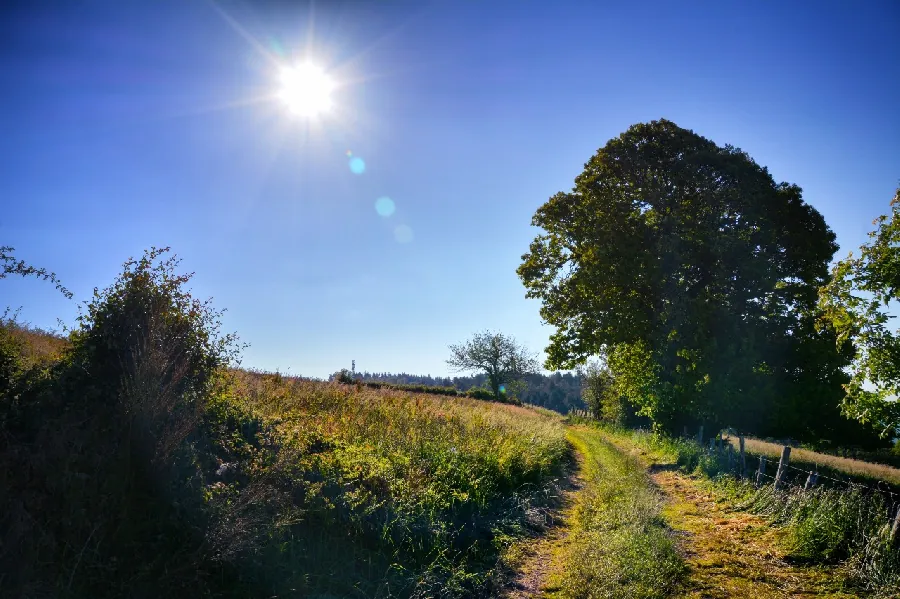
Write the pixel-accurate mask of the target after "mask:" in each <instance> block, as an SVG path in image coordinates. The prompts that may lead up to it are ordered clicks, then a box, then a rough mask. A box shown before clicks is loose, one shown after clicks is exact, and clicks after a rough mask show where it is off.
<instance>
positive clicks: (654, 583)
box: [544, 426, 684, 599]
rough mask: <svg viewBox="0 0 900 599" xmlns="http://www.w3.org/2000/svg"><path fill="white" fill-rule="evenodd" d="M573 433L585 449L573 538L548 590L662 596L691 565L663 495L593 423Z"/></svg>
mask: <svg viewBox="0 0 900 599" xmlns="http://www.w3.org/2000/svg"><path fill="white" fill-rule="evenodd" d="M567 437H568V439H569V441H570V442H571V443H572V445H573V446H574V447H575V449H576V450H577V451H578V452H579V453H580V454H581V455H582V456H583V461H582V464H583V470H582V473H581V478H582V481H583V488H582V490H581V492H580V493H579V494H578V496H577V498H576V500H575V505H574V508H573V510H572V513H571V516H570V522H569V525H570V531H571V532H570V534H569V537H568V542H567V543H566V544H565V545H563V546H561V547H559V549H558V554H557V555H555V556H554V561H555V562H556V564H557V565H556V567H554V568H552V569H551V572H552V574H551V576H550V580H549V581H548V584H547V585H546V586H545V589H544V591H545V596H548V597H554V598H559V599H582V598H583V599H599V598H606V597H609V598H612V597H629V598H637V599H641V598H648V599H649V598H657V597H659V598H661V597H666V596H668V595H669V594H670V593H671V592H673V591H674V590H675V589H676V588H677V586H678V582H679V580H680V578H681V575H682V573H683V571H684V566H683V563H682V560H681V558H680V557H679V555H678V553H677V551H676V549H675V542H674V539H673V537H672V535H671V534H670V532H669V531H668V529H667V528H666V526H665V524H664V522H663V520H662V517H661V515H660V510H661V506H662V501H661V496H660V494H659V493H658V492H657V491H656V490H655V489H654V488H653V486H652V485H651V483H650V481H649V479H648V478H647V476H646V472H645V471H644V468H643V467H642V465H641V464H640V463H639V462H638V461H637V460H635V459H634V458H632V457H630V456H627V455H625V454H623V453H622V452H620V451H619V450H618V449H617V448H616V447H615V446H613V445H612V444H610V443H609V441H608V440H607V439H606V433H605V432H603V431H601V430H599V429H597V428H593V427H587V426H574V427H571V428H569V430H568V434H567Z"/></svg>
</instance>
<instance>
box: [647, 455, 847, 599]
mask: <svg viewBox="0 0 900 599" xmlns="http://www.w3.org/2000/svg"><path fill="white" fill-rule="evenodd" d="M651 472H652V474H651V476H652V478H653V480H654V482H655V483H656V485H657V486H658V487H659V488H660V489H661V490H662V491H663V492H664V493H665V494H666V496H667V498H668V502H667V505H666V506H665V508H664V510H663V515H664V516H665V518H666V520H667V522H668V523H669V525H670V526H671V527H672V529H673V530H674V531H675V532H676V534H677V535H678V536H679V537H680V539H679V547H680V549H681V551H682V553H683V555H684V558H685V562H686V563H687V566H688V568H689V575H688V578H687V581H686V584H685V587H684V589H683V591H682V592H681V593H679V594H678V595H677V596H678V597H683V598H690V599H701V598H702V599H719V598H722V599H725V598H737V597H752V598H753V599H769V598H773V599H780V598H787V597H804V598H806V597H834V598H844V599H847V598H851V597H860V595H856V594H853V593H852V592H850V591H848V590H846V589H844V588H843V587H844V584H843V580H844V576H843V575H842V574H841V572H840V570H839V569H838V568H836V567H826V566H805V565H800V564H792V563H789V562H788V560H787V559H786V556H785V553H784V551H783V549H781V548H780V547H782V546H783V543H780V542H779V535H780V534H783V532H781V531H780V530H779V529H777V528H773V527H772V526H771V525H770V524H769V523H768V522H766V521H765V520H764V519H762V518H760V517H758V516H754V515H752V514H747V513H744V512H738V511H732V510H729V508H728V506H727V505H726V504H723V503H721V502H719V501H716V497H715V496H714V495H713V494H711V493H710V492H709V491H708V490H707V489H704V487H703V485H702V484H700V483H699V482H698V481H697V480H694V479H692V478H690V477H688V476H685V475H684V474H681V473H679V472H677V471H673V470H671V469H668V468H665V467H662V468H660V467H656V468H653V467H651Z"/></svg>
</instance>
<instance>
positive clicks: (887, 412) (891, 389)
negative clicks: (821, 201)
mask: <svg viewBox="0 0 900 599" xmlns="http://www.w3.org/2000/svg"><path fill="white" fill-rule="evenodd" d="M873 224H875V225H876V228H875V230H874V231H872V232H871V233H869V237H870V238H871V241H870V242H869V243H866V244H864V245H862V246H861V247H860V253H859V256H858V257H854V256H853V254H852V253H851V254H850V255H849V256H847V257H846V258H845V259H844V260H841V261H840V262H838V263H837V264H836V265H835V267H834V270H833V276H832V279H831V281H830V282H829V283H828V285H826V286H824V287H823V288H822V290H821V295H820V306H821V308H822V311H823V313H824V314H823V318H822V323H823V324H825V325H826V326H827V327H828V328H829V329H832V330H834V331H835V333H837V341H838V343H852V344H853V346H854V348H855V350H856V352H855V357H854V360H853V363H852V365H851V368H850V371H851V374H852V378H851V379H850V380H849V381H848V382H847V384H846V385H845V387H844V389H845V391H846V395H845V396H844V400H843V408H844V411H845V413H846V414H847V415H848V416H850V417H852V418H856V419H857V420H859V421H860V422H863V423H866V424H869V425H871V426H874V427H875V428H877V430H878V431H879V432H880V433H881V434H882V435H883V436H886V437H892V436H896V435H897V434H898V433H900V403H898V400H897V398H898V397H900V332H898V331H897V330H894V329H893V327H890V326H889V323H890V319H891V318H893V315H891V314H889V312H888V309H889V308H892V309H895V308H896V305H897V304H896V302H897V301H898V300H900V190H898V191H897V193H896V194H895V195H894V199H893V200H892V201H891V212H890V216H888V215H882V216H880V217H879V218H878V219H876V220H875V222H874V223H873Z"/></svg>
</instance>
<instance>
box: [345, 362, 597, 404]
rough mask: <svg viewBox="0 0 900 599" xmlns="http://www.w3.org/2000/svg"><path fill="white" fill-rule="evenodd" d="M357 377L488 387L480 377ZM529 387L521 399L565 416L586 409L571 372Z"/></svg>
mask: <svg viewBox="0 0 900 599" xmlns="http://www.w3.org/2000/svg"><path fill="white" fill-rule="evenodd" d="M356 378H357V379H358V380H361V381H372V382H382V383H390V384H392V385H422V386H425V387H432V388H435V387H444V388H455V389H458V390H459V391H469V390H470V389H473V388H475V387H484V386H485V384H486V381H487V377H486V375H484V374H479V375H476V376H455V377H440V376H437V377H435V376H430V375H416V374H407V373H405V372H401V373H397V374H394V373H390V372H357V373H356ZM526 383H527V386H526V387H525V390H524V391H521V392H520V393H519V397H518V398H519V400H521V401H522V402H523V403H528V404H533V405H536V406H541V407H544V408H548V409H550V410H555V411H557V412H560V413H562V414H565V413H568V411H569V410H570V409H573V408H574V409H579V410H583V409H584V407H585V405H584V402H582V401H581V378H580V377H579V376H578V375H575V374H571V373H568V372H566V373H562V372H554V373H552V374H532V375H529V376H528V377H527V378H526Z"/></svg>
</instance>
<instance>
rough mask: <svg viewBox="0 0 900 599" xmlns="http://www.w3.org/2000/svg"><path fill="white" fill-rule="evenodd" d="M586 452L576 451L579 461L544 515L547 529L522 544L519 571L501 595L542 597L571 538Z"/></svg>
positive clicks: (519, 598) (518, 598) (526, 598)
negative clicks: (572, 521) (571, 523)
mask: <svg viewBox="0 0 900 599" xmlns="http://www.w3.org/2000/svg"><path fill="white" fill-rule="evenodd" d="M582 462H583V456H581V455H580V454H576V465H575V466H574V467H573V469H572V471H571V472H570V473H569V474H568V476H567V477H566V478H565V479H564V481H563V482H562V484H561V485H560V488H559V498H558V500H557V501H556V502H555V505H554V506H553V507H552V508H551V509H550V510H549V511H548V512H547V513H546V515H545V516H544V521H545V523H546V524H545V526H546V528H545V530H544V533H543V534H542V535H541V536H539V537H536V538H534V539H531V540H529V541H526V542H525V543H523V544H522V545H521V546H520V551H521V554H520V557H519V559H518V560H517V562H518V564H517V565H516V575H515V576H514V577H513V578H512V580H511V581H510V582H509V583H508V584H507V585H506V587H505V588H504V590H503V592H502V593H501V594H500V597H501V598H503V599H530V598H534V597H541V596H542V595H543V593H544V591H545V590H546V585H547V582H548V580H549V579H550V578H551V576H552V574H553V573H554V572H555V569H556V568H558V567H559V566H560V564H559V560H558V557H559V555H560V554H561V553H562V549H563V548H564V547H565V546H566V542H567V541H568V537H569V532H570V527H569V524H568V522H569V518H570V516H571V512H572V509H573V507H574V504H575V496H576V494H577V493H578V491H579V490H580V489H581V487H582V481H581V478H580V472H581V465H582Z"/></svg>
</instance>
